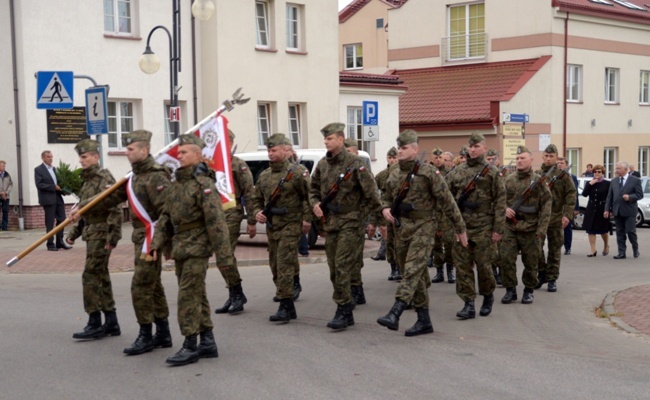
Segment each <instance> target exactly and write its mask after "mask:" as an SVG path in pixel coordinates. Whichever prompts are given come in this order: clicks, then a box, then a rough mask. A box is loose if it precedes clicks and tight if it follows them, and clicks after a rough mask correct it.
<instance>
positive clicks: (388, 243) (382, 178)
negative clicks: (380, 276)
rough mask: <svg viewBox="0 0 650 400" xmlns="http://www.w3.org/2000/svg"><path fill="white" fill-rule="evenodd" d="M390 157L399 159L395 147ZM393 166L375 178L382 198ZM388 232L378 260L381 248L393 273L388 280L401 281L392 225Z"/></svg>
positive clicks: (382, 241) (383, 240) (387, 229)
mask: <svg viewBox="0 0 650 400" xmlns="http://www.w3.org/2000/svg"><path fill="white" fill-rule="evenodd" d="M388 154H389V155H391V156H393V157H397V149H395V148H394V147H393V148H391V149H390V151H389V153H388ZM391 167H392V165H388V166H386V169H385V170H383V171H381V172H380V173H378V174H377V175H376V176H375V183H376V184H377V188H378V189H379V191H380V193H381V197H384V195H385V192H386V181H387V180H388V176H389V175H390V169H391ZM386 232H387V235H386V237H385V238H384V237H382V238H381V247H380V250H379V251H378V252H377V257H376V259H377V260H380V259H382V257H380V254H381V248H384V255H385V258H386V261H388V264H390V268H391V273H390V275H389V276H388V280H389V281H392V280H401V279H402V275H401V274H400V273H399V270H398V267H397V258H396V256H395V230H394V228H393V226H392V224H388V226H387V227H386Z"/></svg>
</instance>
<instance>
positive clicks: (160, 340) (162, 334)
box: [153, 319, 172, 348]
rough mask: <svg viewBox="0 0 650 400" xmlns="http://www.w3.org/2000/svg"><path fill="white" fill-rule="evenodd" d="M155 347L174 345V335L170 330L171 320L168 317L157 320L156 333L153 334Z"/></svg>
mask: <svg viewBox="0 0 650 400" xmlns="http://www.w3.org/2000/svg"><path fill="white" fill-rule="evenodd" d="M153 346H154V347H163V348H167V347H172V335H171V333H170V332H169V321H167V320H166V319H158V320H156V334H155V335H153Z"/></svg>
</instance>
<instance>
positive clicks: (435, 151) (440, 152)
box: [431, 146, 443, 156]
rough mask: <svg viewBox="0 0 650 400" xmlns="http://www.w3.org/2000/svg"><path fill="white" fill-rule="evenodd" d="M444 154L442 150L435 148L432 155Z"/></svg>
mask: <svg viewBox="0 0 650 400" xmlns="http://www.w3.org/2000/svg"><path fill="white" fill-rule="evenodd" d="M442 153H443V152H442V149H441V148H440V147H438V146H436V147H434V148H433V151H432V152H431V154H433V155H434V156H439V155H442Z"/></svg>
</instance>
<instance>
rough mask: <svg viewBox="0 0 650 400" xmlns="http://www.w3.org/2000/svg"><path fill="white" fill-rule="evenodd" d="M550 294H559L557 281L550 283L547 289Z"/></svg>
mask: <svg viewBox="0 0 650 400" xmlns="http://www.w3.org/2000/svg"><path fill="white" fill-rule="evenodd" d="M546 288H547V290H548V291H549V292H551V293H552V292H557V282H556V281H555V279H553V280H552V281H548V286H547V287H546Z"/></svg>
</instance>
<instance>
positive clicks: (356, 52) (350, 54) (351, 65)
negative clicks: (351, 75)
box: [344, 43, 363, 69]
mask: <svg viewBox="0 0 650 400" xmlns="http://www.w3.org/2000/svg"><path fill="white" fill-rule="evenodd" d="M344 49H345V69H359V68H363V46H362V45H361V43H357V44H346V45H345V46H344Z"/></svg>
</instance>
